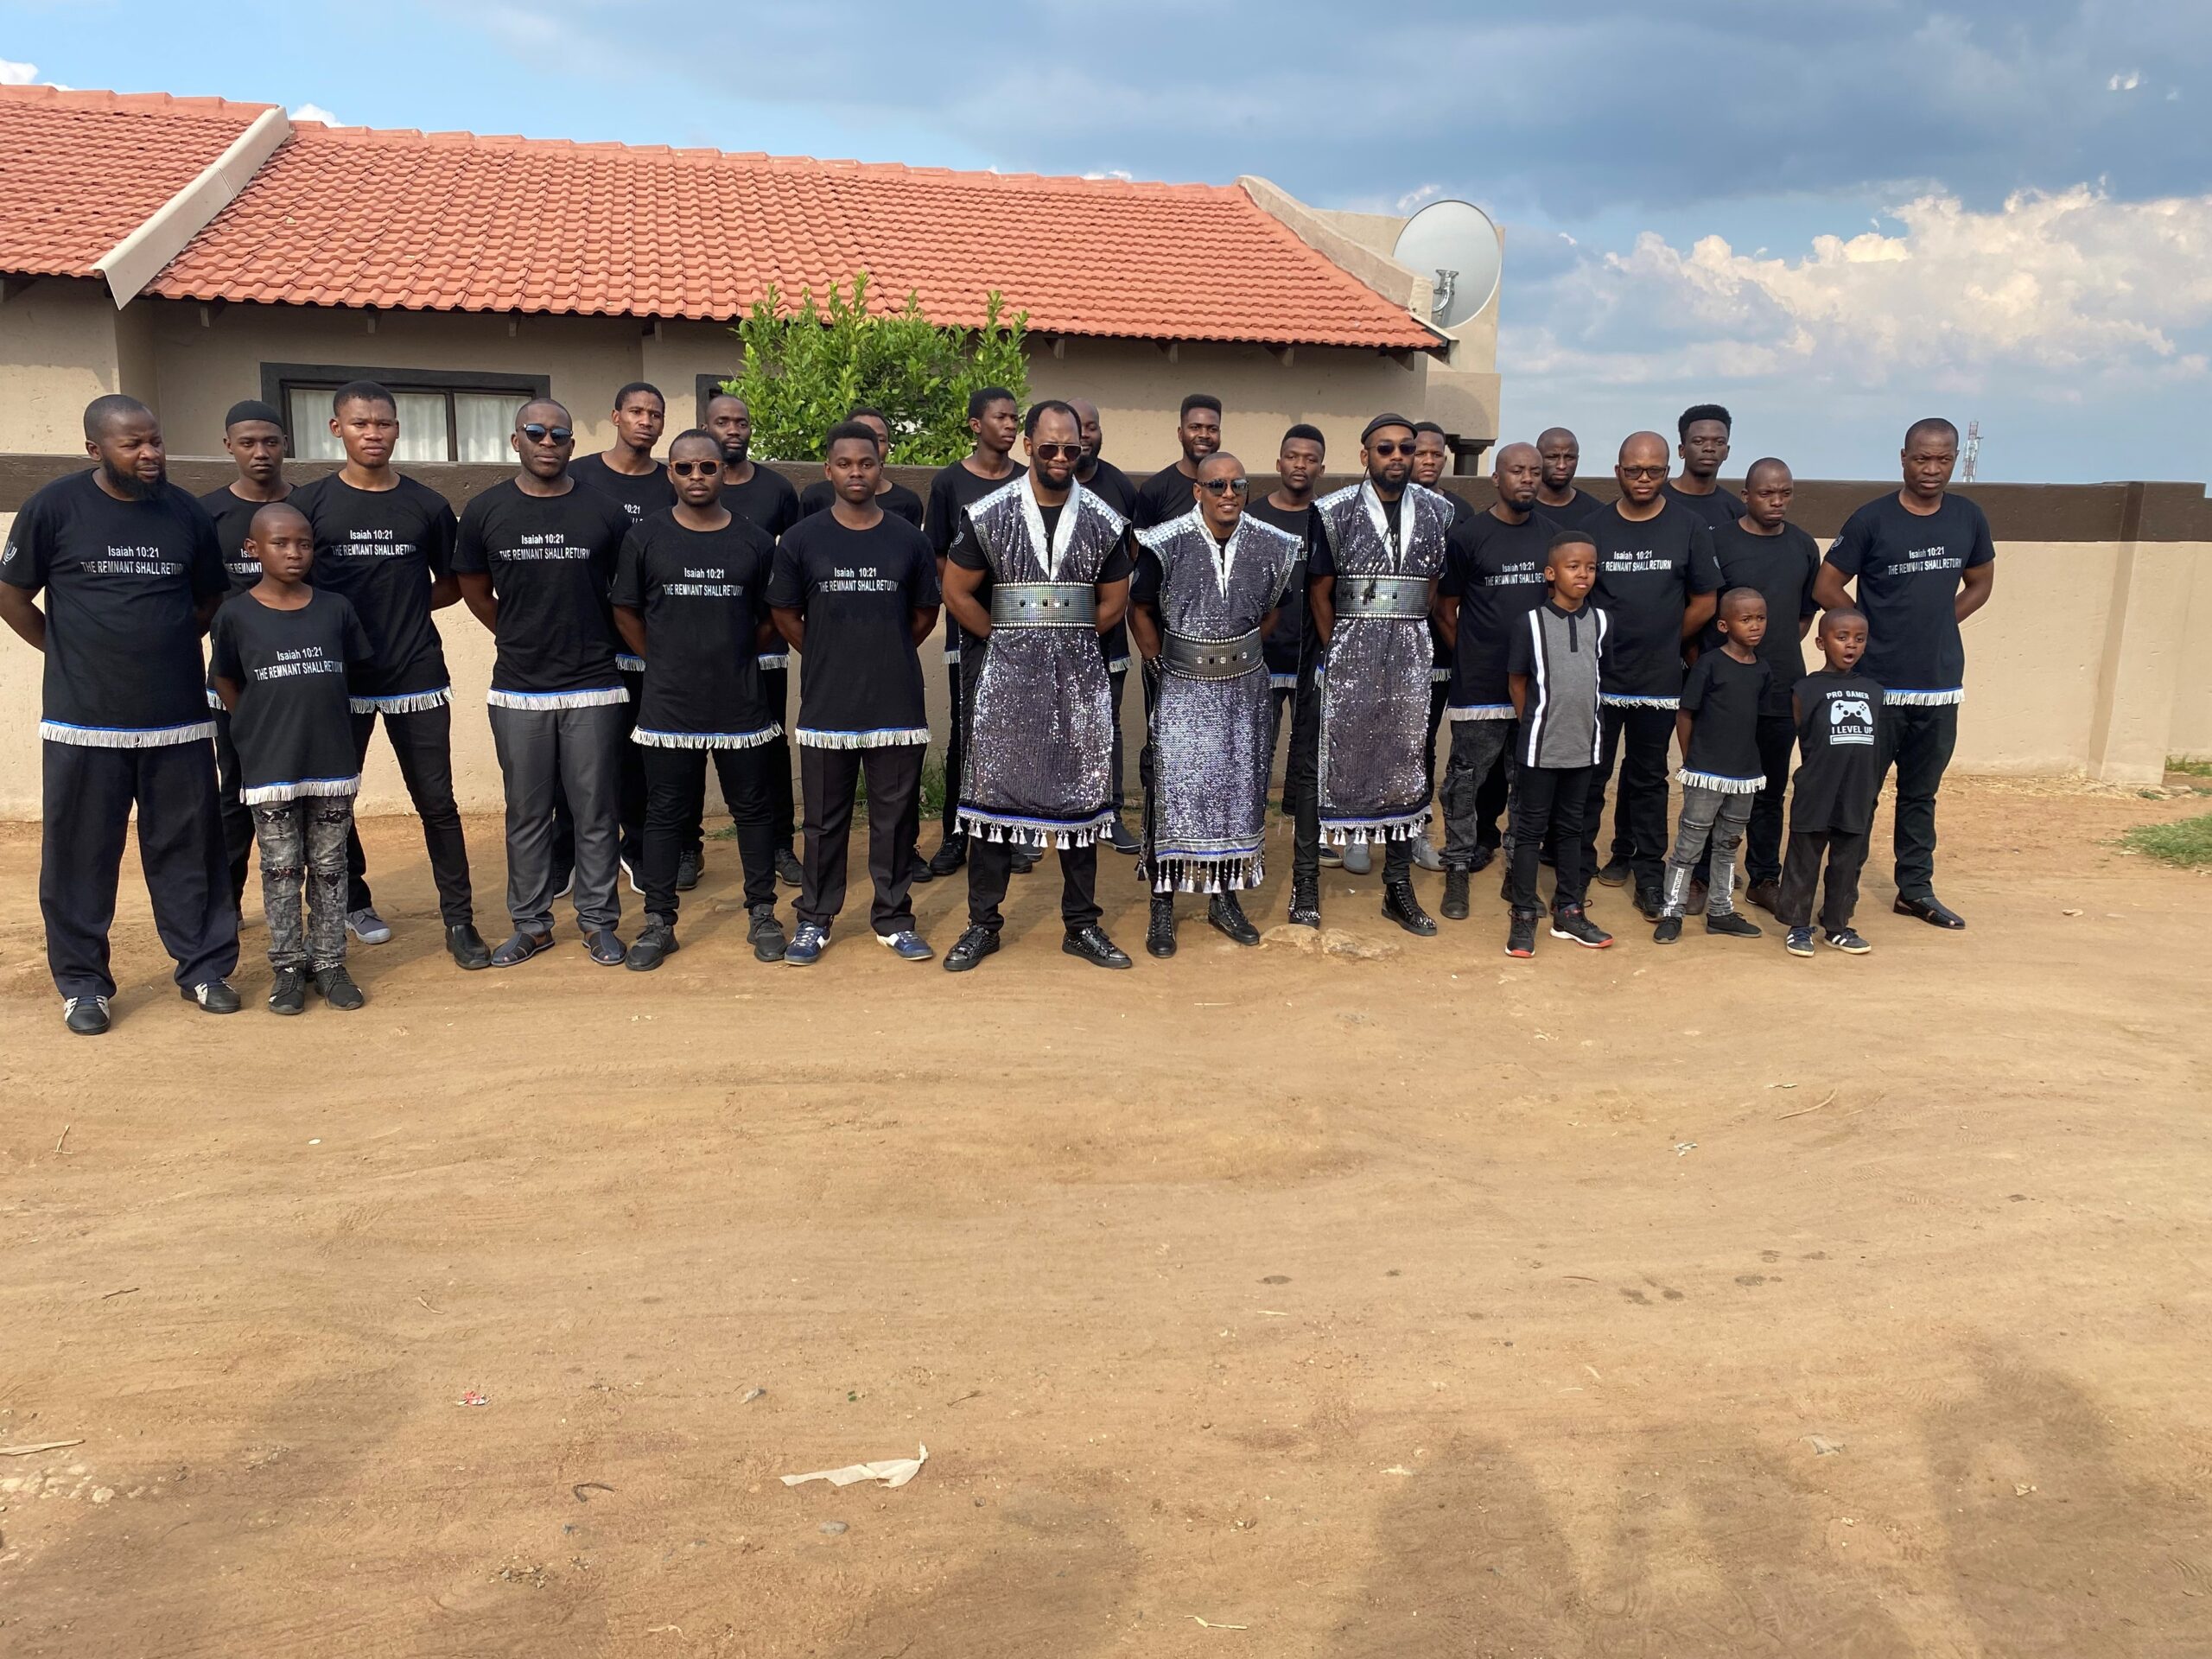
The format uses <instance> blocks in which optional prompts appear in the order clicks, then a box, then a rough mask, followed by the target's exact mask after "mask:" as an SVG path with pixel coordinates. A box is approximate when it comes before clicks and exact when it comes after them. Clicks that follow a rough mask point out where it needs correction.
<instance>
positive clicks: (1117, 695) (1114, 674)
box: [1106, 663, 1149, 818]
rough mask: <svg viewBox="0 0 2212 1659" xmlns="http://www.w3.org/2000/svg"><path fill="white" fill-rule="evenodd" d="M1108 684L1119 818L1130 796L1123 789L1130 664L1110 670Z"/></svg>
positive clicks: (1114, 792)
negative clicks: (1124, 714)
mask: <svg viewBox="0 0 2212 1659" xmlns="http://www.w3.org/2000/svg"><path fill="white" fill-rule="evenodd" d="M1106 683H1107V685H1108V686H1109V688H1110V689H1111V694H1112V699H1113V709H1114V715H1113V718H1114V760H1113V768H1114V776H1113V779H1112V783H1113V791H1112V794H1111V795H1110V796H1109V798H1110V799H1111V800H1112V801H1113V803H1114V816H1115V817H1117V818H1118V817H1121V816H1122V811H1123V810H1124V809H1125V808H1126V807H1127V806H1128V796H1127V794H1126V792H1125V791H1123V789H1122V692H1123V691H1124V690H1128V683H1129V668H1128V664H1127V663H1124V664H1122V666H1121V667H1119V668H1109V669H1108V670H1107V671H1106ZM1147 741H1149V740H1147Z"/></svg>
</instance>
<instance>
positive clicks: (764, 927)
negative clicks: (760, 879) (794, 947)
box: [745, 905, 784, 962]
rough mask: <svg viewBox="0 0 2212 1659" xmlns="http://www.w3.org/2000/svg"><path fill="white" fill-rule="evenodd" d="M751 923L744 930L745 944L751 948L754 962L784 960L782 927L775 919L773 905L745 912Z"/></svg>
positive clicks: (755, 907)
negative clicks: (750, 918)
mask: <svg viewBox="0 0 2212 1659" xmlns="http://www.w3.org/2000/svg"><path fill="white" fill-rule="evenodd" d="M747 914H748V915H749V916H751V917H752V918H753V919H752V922H751V923H750V924H749V925H747V928H746V930H745V942H746V943H747V944H749V945H751V946H752V947H753V961H755V962H781V961H782V960H783V959H784V925H783V924H782V923H781V922H779V921H778V920H777V919H776V907H775V906H773V905H755V906H753V908H752V909H751V910H750V911H748V912H747Z"/></svg>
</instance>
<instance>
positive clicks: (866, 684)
mask: <svg viewBox="0 0 2212 1659" xmlns="http://www.w3.org/2000/svg"><path fill="white" fill-rule="evenodd" d="M768 602H769V604H771V605H772V606H773V607H776V608H777V609H779V610H787V611H797V612H798V613H799V615H800V617H801V619H802V620H804V622H805V624H806V646H805V649H804V650H803V651H802V652H800V653H799V681H798V741H799V743H800V744H801V745H802V746H804V747H829V748H851V747H875V746H878V745H882V744H889V743H926V742H928V741H929V727H930V722H929V714H928V711H927V709H926V708H925V705H924V703H923V701H922V664H921V658H920V656H919V655H918V652H916V650H915V647H914V635H913V622H914V613H915V612H916V611H926V610H931V609H933V608H935V607H937V606H938V604H940V603H942V595H941V594H939V592H938V580H937V555H936V553H935V552H934V551H933V550H931V547H930V544H929V538H928V537H925V536H924V535H923V534H922V532H921V531H918V530H917V529H915V528H914V527H913V526H912V524H908V523H907V522H906V520H905V519H903V518H893V516H892V515H891V514H889V513H885V514H884V515H883V517H882V518H881V519H880V520H879V521H878V522H877V523H876V524H874V525H873V526H871V527H870V528H869V529H867V530H853V529H850V528H849V527H848V526H846V525H844V524H839V523H838V522H837V518H836V515H835V514H834V513H827V512H823V513H817V514H816V515H815V516H814V517H812V518H803V519H801V520H800V521H799V523H798V525H797V526H795V527H794V528H793V529H792V531H791V533H790V534H789V535H787V536H785V537H784V539H783V542H782V544H781V545H780V546H779V547H778V548H777V550H776V573H775V576H774V578H773V579H772V581H771V582H770V583H769V585H768Z"/></svg>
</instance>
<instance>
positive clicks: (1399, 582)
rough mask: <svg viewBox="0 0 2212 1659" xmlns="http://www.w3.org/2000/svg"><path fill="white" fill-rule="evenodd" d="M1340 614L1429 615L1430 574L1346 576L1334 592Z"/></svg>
mask: <svg viewBox="0 0 2212 1659" xmlns="http://www.w3.org/2000/svg"><path fill="white" fill-rule="evenodd" d="M1333 603H1334V607H1335V611H1336V614H1338V616H1427V614H1428V578H1427V576H1344V575H1339V576H1338V578H1337V588H1336V593H1335V594H1334V596H1333Z"/></svg>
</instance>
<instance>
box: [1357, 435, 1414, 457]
mask: <svg viewBox="0 0 2212 1659" xmlns="http://www.w3.org/2000/svg"><path fill="white" fill-rule="evenodd" d="M1367 447H1368V448H1370V449H1372V450H1373V451H1374V452H1375V453H1376V454H1378V455H1410V454H1413V452H1414V447H1413V445H1411V444H1410V443H1397V442H1391V441H1389V440H1387V439H1386V440H1384V441H1383V442H1377V443H1370V444H1369V445H1368V446H1367Z"/></svg>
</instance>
